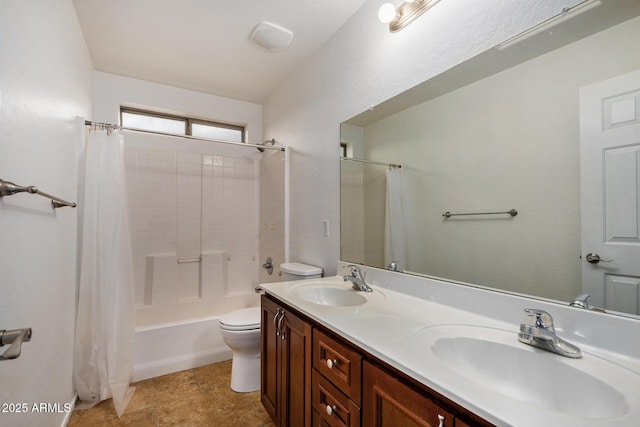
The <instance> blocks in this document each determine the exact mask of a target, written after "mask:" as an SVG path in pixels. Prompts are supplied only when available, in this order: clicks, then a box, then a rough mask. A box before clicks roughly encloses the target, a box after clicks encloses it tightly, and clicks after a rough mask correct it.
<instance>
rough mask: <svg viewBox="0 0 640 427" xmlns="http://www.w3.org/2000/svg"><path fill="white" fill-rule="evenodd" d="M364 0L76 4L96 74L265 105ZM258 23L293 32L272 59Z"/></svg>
mask: <svg viewBox="0 0 640 427" xmlns="http://www.w3.org/2000/svg"><path fill="white" fill-rule="evenodd" d="M365 1H366V0H322V1H319V0H73V3H74V6H75V9H76V12H77V15H78V19H79V21H80V25H81V27H82V31H83V33H84V37H85V40H86V42H87V45H88V47H89V51H90V54H91V58H92V59H93V64H94V67H95V69H96V70H98V71H104V72H108V73H113V74H119V75H124V76H129V77H135V78H139V79H143V80H148V81H152V82H156V83H164V84H167V85H172V86H178V87H181V88H185V89H192V90H197V91H200V92H205V93H211V94H215V95H220V96H226V97H230V98H235V99H240V100H244V101H250V102H255V103H262V102H263V100H264V99H265V97H267V96H268V95H269V94H270V93H272V92H273V91H274V90H275V89H276V88H277V87H278V86H279V85H280V83H281V82H282V81H283V80H284V79H285V78H286V77H287V76H289V75H290V74H291V73H292V72H293V71H294V70H295V69H296V68H297V67H299V66H301V65H302V64H303V63H304V62H305V61H306V60H307V59H309V58H310V57H312V56H313V55H314V53H315V52H317V51H318V50H319V49H320V48H321V47H322V46H323V45H324V44H325V43H326V42H327V41H328V40H329V39H330V38H331V36H332V35H333V34H334V33H335V32H336V31H337V30H338V29H339V28H340V27H341V26H342V25H343V24H344V23H345V22H346V21H347V19H349V17H351V16H352V15H353V14H354V13H355V12H356V11H357V10H358V9H359V8H360V6H362V4H363V3H364V2H365ZM261 21H268V22H271V23H274V24H277V25H280V26H282V27H285V28H287V29H289V30H291V31H293V33H294V38H293V41H292V42H291V45H290V46H289V47H288V48H287V49H285V50H283V51H280V52H269V51H267V50H265V49H263V48H261V47H259V46H257V45H256V44H254V43H253V42H251V41H250V39H249V36H250V35H251V31H252V30H253V28H254V27H255V26H256V25H257V24H258V23H259V22H261Z"/></svg>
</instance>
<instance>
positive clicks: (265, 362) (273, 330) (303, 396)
mask: <svg viewBox="0 0 640 427" xmlns="http://www.w3.org/2000/svg"><path fill="white" fill-rule="evenodd" d="M261 323H262V325H261V327H262V340H261V359H260V363H261V369H260V373H261V376H260V382H261V387H260V389H261V396H260V400H261V401H262V404H263V406H264V407H265V409H266V411H267V413H268V414H269V416H270V417H271V419H272V420H273V422H274V424H276V426H280V427H286V426H291V427H295V426H308V425H311V324H310V323H308V322H307V321H306V320H303V319H302V318H301V317H299V316H298V315H296V314H294V313H292V312H291V311H290V310H289V309H288V308H286V307H284V306H282V305H280V304H278V303H276V302H275V301H273V300H271V299H269V298H267V297H266V296H264V295H263V296H262V321H261Z"/></svg>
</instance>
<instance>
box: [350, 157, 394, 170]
mask: <svg viewBox="0 0 640 427" xmlns="http://www.w3.org/2000/svg"><path fill="white" fill-rule="evenodd" d="M340 160H349V161H352V162H360V163H371V164H373V165H381V166H389V167H390V168H392V169H393V168H398V169H399V168H401V167H402V165H398V164H395V163H384V162H376V161H375V160H365V159H356V158H355V157H344V156H340Z"/></svg>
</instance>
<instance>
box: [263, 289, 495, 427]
mask: <svg viewBox="0 0 640 427" xmlns="http://www.w3.org/2000/svg"><path fill="white" fill-rule="evenodd" d="M261 346H262V359H261V364H262V366H261V368H262V369H261V381H262V383H261V386H262V389H261V400H262V404H263V405H264V407H265V409H266V410H267V412H268V413H269V415H270V416H271V418H272V420H273V422H274V423H275V424H276V426H278V427H281V426H282V427H284V426H287V427H304V426H314V427H316V426H321V427H360V426H362V427H476V426H478V427H480V426H481V427H490V426H492V424H491V423H488V422H486V421H485V420H483V419H481V418H479V417H478V416H476V415H475V414H473V413H471V412H469V411H467V410H465V409H464V408H462V407H460V406H458V405H456V404H455V403H454V402H451V401H449V400H448V399H446V398H445V397H442V396H439V395H437V394H436V393H434V392H433V391H431V390H430V389H428V388H427V387H425V386H423V385H422V384H419V383H417V382H416V381H415V380H412V379H411V378H409V377H406V376H405V375H404V374H402V373H401V372H398V371H397V370H395V369H394V368H391V367H388V366H387V365H386V364H385V363H384V362H381V361H380V360H378V359H377V358H376V357H375V356H372V355H371V354H369V353H367V352H366V351H363V350H361V349H359V348H358V347H356V346H355V345H351V343H349V342H348V341H345V340H344V339H342V338H340V337H339V336H337V335H335V334H333V333H332V332H329V331H327V330H326V329H325V328H323V327H322V326H321V325H318V324H317V323H316V322H314V321H312V320H309V319H306V317H304V316H302V315H300V314H297V313H294V312H292V311H291V309H289V308H287V306H286V305H284V304H281V303H279V302H277V301H276V300H274V299H273V298H272V297H269V296H266V295H265V296H262V344H261Z"/></svg>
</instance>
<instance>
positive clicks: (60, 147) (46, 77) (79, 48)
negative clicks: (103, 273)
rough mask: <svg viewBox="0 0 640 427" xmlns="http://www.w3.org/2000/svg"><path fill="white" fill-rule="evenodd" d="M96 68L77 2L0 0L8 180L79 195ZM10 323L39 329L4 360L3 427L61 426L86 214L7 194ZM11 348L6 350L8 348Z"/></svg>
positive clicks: (1, 246) (0, 287)
mask: <svg viewBox="0 0 640 427" xmlns="http://www.w3.org/2000/svg"><path fill="white" fill-rule="evenodd" d="M92 68H93V67H92V64H91V60H90V58H89V54H88V51H87V48H86V45H85V43H84V39H83V37H82V34H81V31H80V26H79V24H78V22H77V18H76V14H75V11H74V9H73V5H72V3H71V1H70V0H55V1H54V0H32V1H28V2H16V1H2V2H0V140H1V142H0V171H1V176H0V177H1V178H2V179H5V180H10V181H13V182H15V183H16V184H20V185H36V186H38V188H40V189H41V190H43V191H46V192H50V193H51V194H54V195H56V196H59V197H61V198H63V199H67V200H74V201H75V200H77V184H78V182H77V164H78V156H79V146H80V142H79V141H80V138H79V135H80V129H79V126H78V124H77V120H76V117H77V116H81V117H88V116H90V115H91V94H92ZM0 224H1V227H0V230H1V233H2V237H1V238H0V267H2V270H3V271H2V277H1V278H0V291H1V295H2V297H1V298H0V328H1V329H14V328H22V327H31V328H33V338H32V339H31V342H28V343H26V344H25V345H24V346H23V349H22V350H23V351H22V355H21V356H20V358H18V359H15V360H12V361H3V362H0V384H1V386H0V403H23V402H24V403H27V404H28V413H26V414H20V413H0V425H3V426H29V427H31V426H55V425H61V424H62V423H63V420H64V418H65V417H66V416H67V414H66V413H64V412H57V411H56V412H49V413H32V412H30V411H31V409H32V406H31V405H33V404H34V403H36V404H39V403H49V404H58V405H60V407H61V410H62V409H63V408H62V405H64V404H65V403H69V402H72V401H73V400H74V395H75V392H74V389H73V385H72V359H73V335H74V323H75V306H76V246H77V245H76V236H77V211H76V210H75V209H71V208H61V209H58V210H56V211H55V212H54V211H52V209H51V205H50V203H49V201H48V200H46V199H44V198H41V197H37V196H33V195H27V194H17V195H14V196H11V197H4V198H3V199H0ZM7 348H8V347H3V348H1V349H0V351H5V350H6V349H7Z"/></svg>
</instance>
